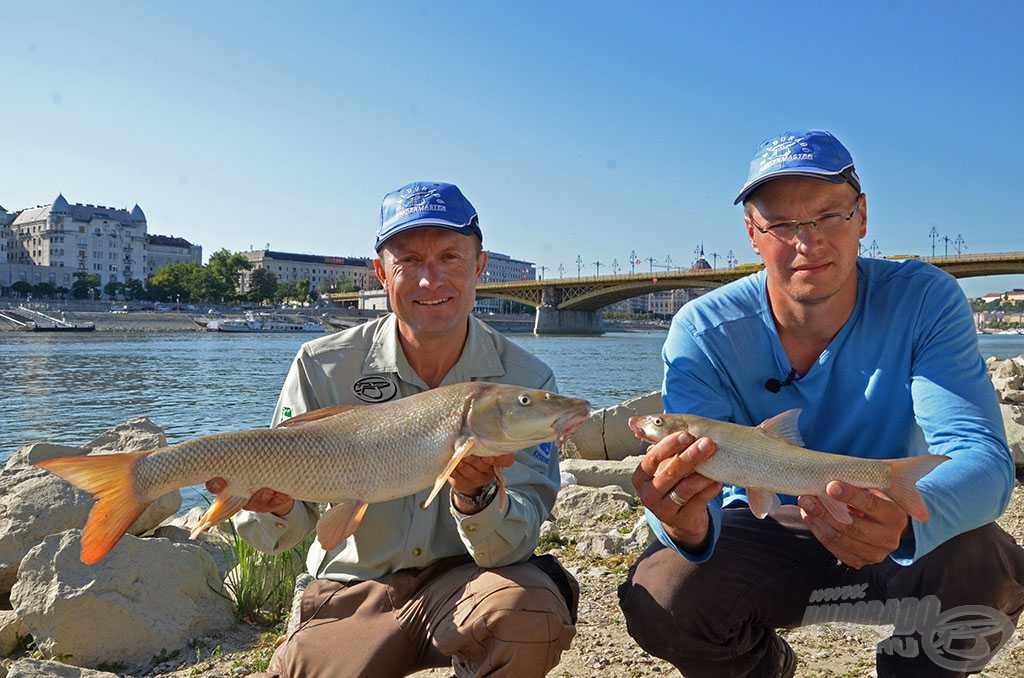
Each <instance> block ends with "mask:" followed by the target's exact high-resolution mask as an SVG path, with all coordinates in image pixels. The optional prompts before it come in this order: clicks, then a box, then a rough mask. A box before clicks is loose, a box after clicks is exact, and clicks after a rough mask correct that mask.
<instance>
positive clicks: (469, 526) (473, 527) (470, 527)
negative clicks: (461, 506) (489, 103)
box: [466, 523, 476, 532]
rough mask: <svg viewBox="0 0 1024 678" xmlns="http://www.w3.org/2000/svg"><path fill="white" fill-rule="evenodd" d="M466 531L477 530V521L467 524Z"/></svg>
mask: <svg viewBox="0 0 1024 678" xmlns="http://www.w3.org/2000/svg"><path fill="white" fill-rule="evenodd" d="M466 532H476V523H470V524H468V525H466Z"/></svg>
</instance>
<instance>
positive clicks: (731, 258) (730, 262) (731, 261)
mask: <svg viewBox="0 0 1024 678" xmlns="http://www.w3.org/2000/svg"><path fill="white" fill-rule="evenodd" d="M725 257H726V258H725V265H726V266H728V267H729V268H736V264H738V263H739V261H737V260H736V255H735V254H733V253H732V250H729V254H727V255H725Z"/></svg>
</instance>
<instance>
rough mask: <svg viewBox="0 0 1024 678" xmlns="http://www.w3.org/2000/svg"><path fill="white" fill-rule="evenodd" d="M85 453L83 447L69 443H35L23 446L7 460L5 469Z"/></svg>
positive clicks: (29, 466) (28, 466)
mask: <svg viewBox="0 0 1024 678" xmlns="http://www.w3.org/2000/svg"><path fill="white" fill-rule="evenodd" d="M78 454H85V450H83V449H82V448H81V447H68V446H67V445H54V444H52V443H33V444H31V445H26V446H25V447H23V448H21V449H20V450H18V451H17V452H15V453H14V454H13V455H11V457H10V459H8V460H7V463H6V464H4V468H5V469H13V468H31V467H32V464H35V463H36V462H40V461H43V460H44V459H53V458H54V457H70V456H73V455H78Z"/></svg>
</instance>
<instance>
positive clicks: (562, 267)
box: [558, 263, 565, 278]
mask: <svg viewBox="0 0 1024 678" xmlns="http://www.w3.org/2000/svg"><path fill="white" fill-rule="evenodd" d="M563 275H565V264H561V263H560V264H558V277H559V278H561V277H562V276H563Z"/></svg>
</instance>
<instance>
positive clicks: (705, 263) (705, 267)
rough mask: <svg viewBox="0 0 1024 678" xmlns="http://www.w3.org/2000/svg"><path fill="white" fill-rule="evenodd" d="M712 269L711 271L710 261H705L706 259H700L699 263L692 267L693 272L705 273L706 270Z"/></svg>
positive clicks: (694, 263) (696, 262)
mask: <svg viewBox="0 0 1024 678" xmlns="http://www.w3.org/2000/svg"><path fill="white" fill-rule="evenodd" d="M710 269H711V264H709V263H708V260H707V259H705V258H704V257H700V258H698V259H697V261H695V262H693V266H692V267H690V270H691V271H704V270H710Z"/></svg>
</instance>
